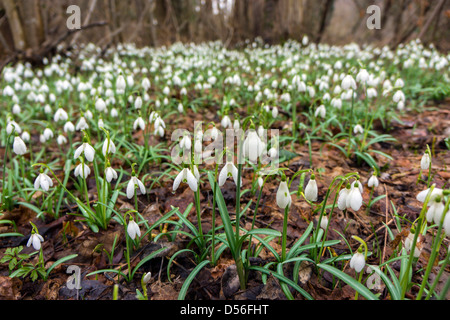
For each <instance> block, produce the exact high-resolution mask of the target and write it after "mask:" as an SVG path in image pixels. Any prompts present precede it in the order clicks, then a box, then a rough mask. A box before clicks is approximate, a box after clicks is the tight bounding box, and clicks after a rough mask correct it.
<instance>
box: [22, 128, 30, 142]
mask: <svg viewBox="0 0 450 320" xmlns="http://www.w3.org/2000/svg"><path fill="white" fill-rule="evenodd" d="M20 137H21V138H22V140H23V141H25V142H28V141H30V139H31V136H30V133H29V132H28V131H24V132H22V134H21V136H20Z"/></svg>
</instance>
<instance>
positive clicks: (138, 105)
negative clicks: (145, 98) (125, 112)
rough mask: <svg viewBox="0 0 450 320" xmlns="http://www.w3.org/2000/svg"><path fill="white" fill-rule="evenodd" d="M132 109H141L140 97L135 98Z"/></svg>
mask: <svg viewBox="0 0 450 320" xmlns="http://www.w3.org/2000/svg"><path fill="white" fill-rule="evenodd" d="M134 108H135V109H141V108H142V98H141V97H137V98H136V100H134Z"/></svg>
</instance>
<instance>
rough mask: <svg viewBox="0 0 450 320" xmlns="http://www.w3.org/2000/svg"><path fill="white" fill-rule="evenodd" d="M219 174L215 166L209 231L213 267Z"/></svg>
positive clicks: (217, 167)
mask: <svg viewBox="0 0 450 320" xmlns="http://www.w3.org/2000/svg"><path fill="white" fill-rule="evenodd" d="M218 172H219V164H218V163H217V164H216V169H215V172H214V190H213V206H212V220H211V224H212V231H211V265H212V266H214V265H215V264H216V262H215V245H216V243H215V240H216V239H215V236H216V192H217V175H218Z"/></svg>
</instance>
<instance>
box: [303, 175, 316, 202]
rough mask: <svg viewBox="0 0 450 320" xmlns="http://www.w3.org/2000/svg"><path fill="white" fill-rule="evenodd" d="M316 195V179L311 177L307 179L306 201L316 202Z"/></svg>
mask: <svg viewBox="0 0 450 320" xmlns="http://www.w3.org/2000/svg"><path fill="white" fill-rule="evenodd" d="M317 193H318V188H317V182H316V178H315V176H314V175H311V179H309V182H308V184H307V185H306V188H305V198H306V200H309V201H317Z"/></svg>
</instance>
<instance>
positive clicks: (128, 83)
mask: <svg viewBox="0 0 450 320" xmlns="http://www.w3.org/2000/svg"><path fill="white" fill-rule="evenodd" d="M127 85H128V86H129V87H133V86H134V79H133V77H132V76H131V75H128V76H127Z"/></svg>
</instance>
